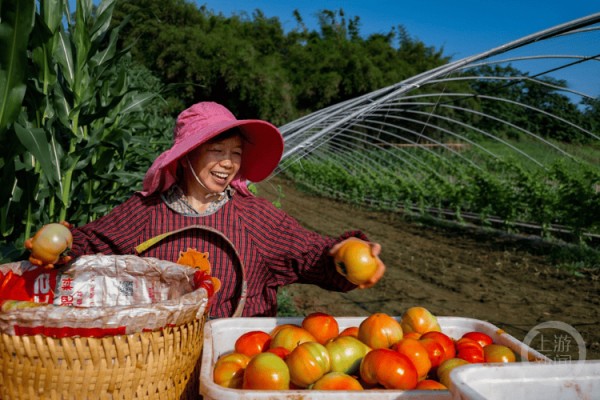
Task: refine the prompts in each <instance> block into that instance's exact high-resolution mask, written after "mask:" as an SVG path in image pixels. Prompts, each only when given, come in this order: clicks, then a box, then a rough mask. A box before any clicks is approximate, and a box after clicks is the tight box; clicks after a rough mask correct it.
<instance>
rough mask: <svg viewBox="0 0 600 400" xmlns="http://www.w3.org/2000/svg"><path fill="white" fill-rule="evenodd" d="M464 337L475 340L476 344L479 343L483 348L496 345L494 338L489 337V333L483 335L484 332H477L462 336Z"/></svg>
mask: <svg viewBox="0 0 600 400" xmlns="http://www.w3.org/2000/svg"><path fill="white" fill-rule="evenodd" d="M462 337H464V338H469V339H473V340H475V341H476V342H478V343H479V344H480V345H481V347H485V346H487V345H488V344H492V343H494V340H493V339H492V337H491V336H490V335H488V334H487V333H483V332H477V331H472V332H467V333H465V334H464V335H462Z"/></svg>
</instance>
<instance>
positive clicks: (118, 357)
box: [0, 225, 247, 400]
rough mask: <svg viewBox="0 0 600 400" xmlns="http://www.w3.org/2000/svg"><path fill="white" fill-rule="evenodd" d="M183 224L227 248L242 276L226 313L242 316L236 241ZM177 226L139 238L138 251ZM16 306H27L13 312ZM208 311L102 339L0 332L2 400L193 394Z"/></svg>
mask: <svg viewBox="0 0 600 400" xmlns="http://www.w3.org/2000/svg"><path fill="white" fill-rule="evenodd" d="M186 229H200V230H205V231H210V232H213V233H214V234H217V235H219V236H221V237H222V238H223V239H225V241H226V242H227V243H229V245H230V246H231V247H232V248H233V250H234V253H235V256H236V257H237V265H236V267H237V268H239V270H240V271H239V272H240V273H241V277H242V279H241V283H240V287H238V288H237V289H238V291H239V292H240V296H239V298H238V305H237V308H236V309H235V311H234V313H233V315H232V316H233V317H239V316H241V314H242V311H243V309H244V303H245V299H246V286H247V283H246V279H245V268H244V265H243V263H242V261H241V258H240V256H239V254H238V252H237V250H236V249H235V246H234V245H233V243H231V242H230V241H229V239H227V238H226V237H225V236H224V235H223V234H222V233H221V232H219V231H217V230H215V229H213V228H210V227H206V226H202V225H194V226H190V227H188V228H186ZM176 232H179V231H174V232H168V233H167V234H163V235H161V236H160V237H158V238H153V239H152V240H151V241H149V242H148V243H144V244H143V245H144V246H142V247H140V249H142V250H138V254H139V253H142V252H143V251H144V250H145V249H147V248H149V247H151V246H152V245H154V244H156V243H157V242H158V241H160V240H162V239H164V238H165V237H167V236H169V235H171V234H173V233H176ZM115 257H120V256H115ZM122 257H132V256H122ZM22 311H23V312H26V310H20V311H17V312H22ZM25 315H26V314H25ZM207 315H208V308H207V309H206V312H205V313H204V314H202V316H201V317H194V318H193V319H192V320H189V321H186V323H182V324H177V325H175V326H166V327H164V328H163V329H159V330H154V331H142V332H137V333H130V334H122V335H109V336H104V337H101V338H92V337H66V338H55V337H49V336H44V335H41V334H38V335H31V336H18V335H9V334H7V333H4V332H2V333H0V339H1V340H0V399H1V400H13V399H24V400H25V399H26V400H32V399H60V400H64V399H74V400H75V399H76V400H79V399H111V400H113V399H169V400H170V399H198V398H200V395H199V377H200V363H201V358H200V356H201V352H202V344H203V328H204V322H205V319H206V318H207Z"/></svg>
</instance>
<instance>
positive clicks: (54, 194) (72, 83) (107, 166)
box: [0, 0, 160, 260]
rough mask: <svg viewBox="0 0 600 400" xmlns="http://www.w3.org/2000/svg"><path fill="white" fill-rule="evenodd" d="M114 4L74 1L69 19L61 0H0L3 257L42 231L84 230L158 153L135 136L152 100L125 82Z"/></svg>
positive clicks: (147, 132)
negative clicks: (50, 227) (57, 226)
mask: <svg viewBox="0 0 600 400" xmlns="http://www.w3.org/2000/svg"><path fill="white" fill-rule="evenodd" d="M115 2H116V0H104V1H102V2H100V4H99V5H98V7H97V8H96V7H95V6H94V5H93V4H92V1H91V0H77V2H76V9H75V12H74V14H71V13H70V10H69V5H68V1H67V0H39V1H37V2H36V0H19V1H9V2H6V1H2V3H0V12H1V16H0V21H1V23H2V26H1V29H0V49H1V50H0V57H1V58H0V61H1V66H0V140H1V143H2V146H1V149H0V167H1V168H2V171H1V173H0V176H1V178H0V179H2V181H1V182H2V185H0V212H1V215H0V230H1V232H2V236H3V241H4V243H2V259H3V260H7V259H14V258H15V257H17V256H18V255H19V254H20V249H22V242H23V240H24V239H25V238H27V237H30V236H31V234H32V232H34V231H35V230H36V229H37V228H39V227H40V226H41V225H43V224H45V223H48V222H54V221H61V220H69V221H70V222H72V223H74V224H82V223H85V222H88V221H89V220H90V219H93V218H95V217H96V216H97V215H98V214H99V213H101V212H104V211H106V208H108V207H110V206H111V205H114V204H115V203H116V202H118V201H119V200H122V198H123V197H124V196H127V195H129V194H130V193H131V192H132V191H133V189H134V188H135V186H136V185H139V183H140V182H141V177H142V172H141V171H142V170H145V169H146V168H147V167H148V166H149V162H151V160H152V157H153V156H154V150H155V149H154V148H152V146H148V143H152V140H140V138H139V137H138V136H137V135H140V134H142V135H148V136H151V135H152V134H153V132H152V130H149V129H147V125H146V124H145V123H144V121H143V118H142V117H141V114H140V113H139V112H140V111H141V110H143V109H144V108H145V107H146V106H148V105H149V104H150V103H151V102H152V101H153V100H154V99H155V98H156V97H157V94H156V93H154V92H147V91H140V90H138V89H136V88H134V87H133V86H132V84H131V71H132V68H129V67H128V65H127V62H126V59H127V55H128V51H127V49H119V48H118V47H117V38H118V34H119V30H120V29H121V26H117V27H112V26H111V25H110V22H111V17H112V11H113V8H114V5H115ZM36 3H37V5H36ZM123 23H126V21H124V22H123ZM159 140H160V138H159ZM135 141H137V142H141V143H144V144H145V146H141V147H136V148H135V149H134V150H133V151H132V149H131V147H130V145H131V143H133V142H135ZM126 155H132V156H133V157H129V158H128V157H126ZM129 167H132V168H129Z"/></svg>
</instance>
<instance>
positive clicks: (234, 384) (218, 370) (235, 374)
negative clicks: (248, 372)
mask: <svg viewBox="0 0 600 400" xmlns="http://www.w3.org/2000/svg"><path fill="white" fill-rule="evenodd" d="M249 361H250V357H248V356H247V355H245V354H241V353H229V354H226V355H224V356H221V357H219V359H218V360H217V362H216V363H215V366H214V368H213V380H214V381H215V383H216V384H217V385H219V386H223V387H226V388H231V389H241V388H242V383H243V379H244V369H245V368H246V366H247V365H248V362H249Z"/></svg>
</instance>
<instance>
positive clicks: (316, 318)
mask: <svg viewBox="0 0 600 400" xmlns="http://www.w3.org/2000/svg"><path fill="white" fill-rule="evenodd" d="M302 327H303V328H304V329H306V330H307V331H308V332H310V333H311V334H312V335H313V336H314V337H315V338H316V339H317V342H319V343H321V344H325V343H327V341H328V340H329V339H333V338H334V337H336V336H337V335H339V333H340V327H339V325H338V322H337V320H336V319H335V318H334V317H333V316H332V315H329V314H327V313H323V312H314V313H311V314H309V315H307V316H306V317H304V319H303V320H302Z"/></svg>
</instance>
